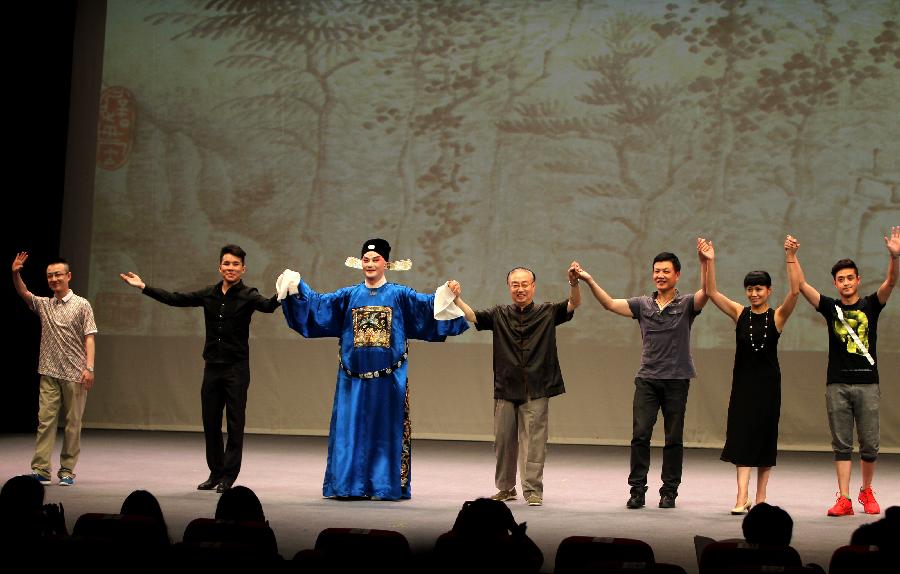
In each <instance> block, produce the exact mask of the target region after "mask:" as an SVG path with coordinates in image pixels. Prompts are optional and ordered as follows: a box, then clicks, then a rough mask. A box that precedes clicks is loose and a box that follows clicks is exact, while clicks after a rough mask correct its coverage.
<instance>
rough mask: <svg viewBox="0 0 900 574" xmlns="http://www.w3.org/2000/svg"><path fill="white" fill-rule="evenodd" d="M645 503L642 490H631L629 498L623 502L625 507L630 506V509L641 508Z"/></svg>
mask: <svg viewBox="0 0 900 574" xmlns="http://www.w3.org/2000/svg"><path fill="white" fill-rule="evenodd" d="M644 504H645V500H644V493H643V492H632V493H631V498H629V499H628V502H626V503H625V508H630V509H632V510H634V509H636V508H643V507H644Z"/></svg>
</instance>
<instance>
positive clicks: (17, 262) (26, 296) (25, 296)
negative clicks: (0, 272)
mask: <svg viewBox="0 0 900 574" xmlns="http://www.w3.org/2000/svg"><path fill="white" fill-rule="evenodd" d="M27 259H28V253H26V252H25V251H20V252H19V253H17V254H16V258H15V259H13V262H12V278H13V286H14V287H15V288H16V293H18V294H19V297H21V298H22V300H23V301H25V304H26V305H28V308H29V309H31V310H34V307H32V306H31V297H32V294H31V291H29V290H28V287H26V286H25V282H24V281H22V274H21V272H22V267H24V266H25V261H26V260H27Z"/></svg>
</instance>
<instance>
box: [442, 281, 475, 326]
mask: <svg viewBox="0 0 900 574" xmlns="http://www.w3.org/2000/svg"><path fill="white" fill-rule="evenodd" d="M447 287H449V288H450V291H451V292H452V293H453V294H454V295H455V296H456V299H454V300H453V302H454V303H456V306H457V307H459V308H460V310H462V312H463V315H464V316H465V318H466V321H468V322H469V323H475V322H476V321H475V311H473V310H472V308H471V307H469V305H468V303H466V302H465V301H463V300H462V297H460V295H461V294H462V287H461V286H460V284H459V281H450V282H449V283H447Z"/></svg>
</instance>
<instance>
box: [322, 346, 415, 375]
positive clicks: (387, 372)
mask: <svg viewBox="0 0 900 574" xmlns="http://www.w3.org/2000/svg"><path fill="white" fill-rule="evenodd" d="M408 358H409V345H408V344H407V346H406V350H405V351H403V356H401V357H400V360H399V361H397V362H396V363H393V364H392V365H390V366H388V367H385V368H383V369H379V370H377V371H367V372H365V373H354V372H353V371H351V370H350V369H348V368H347V367H346V366H344V361H343V360H342V359H341V352H340V349H338V364H339V365H340V367H341V370H342V371H344V373H345V374H346V375H347V376H348V377H355V378H357V379H377V378H379V377H383V376H385V375H390V374H391V373H393V372H394V371H395V370H397V369H399V368H400V367H401V366H402V365H403V363H405V362H406V359H408Z"/></svg>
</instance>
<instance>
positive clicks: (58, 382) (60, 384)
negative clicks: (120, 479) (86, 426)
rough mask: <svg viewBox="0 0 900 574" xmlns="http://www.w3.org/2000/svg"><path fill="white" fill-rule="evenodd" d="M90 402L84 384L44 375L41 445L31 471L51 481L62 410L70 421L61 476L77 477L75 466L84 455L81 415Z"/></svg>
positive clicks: (41, 403)
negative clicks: (51, 459) (54, 449)
mask: <svg viewBox="0 0 900 574" xmlns="http://www.w3.org/2000/svg"><path fill="white" fill-rule="evenodd" d="M86 401H87V391H86V390H84V385H82V384H81V383H80V382H74V381H65V380H63V379H57V378H55V377H48V376H46V375H41V392H40V399H39V403H38V428H37V444H36V445H35V448H34V458H32V459H31V470H32V472H36V473H38V474H41V475H43V476H46V477H47V478H50V472H51V468H50V457H51V455H52V454H53V443H54V441H55V440H56V427H57V418H58V416H59V413H60V409H62V414H63V417H65V420H66V430H65V434H64V435H63V446H62V452H61V453H60V455H59V467H60V468H59V472H58V473H57V476H59V477H60V478H62V477H63V476H66V475H71V476H75V473H74V472H73V471H74V470H75V463H77V462H78V454H79V453H80V452H81V415H82V414H84V405H85V402H86Z"/></svg>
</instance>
